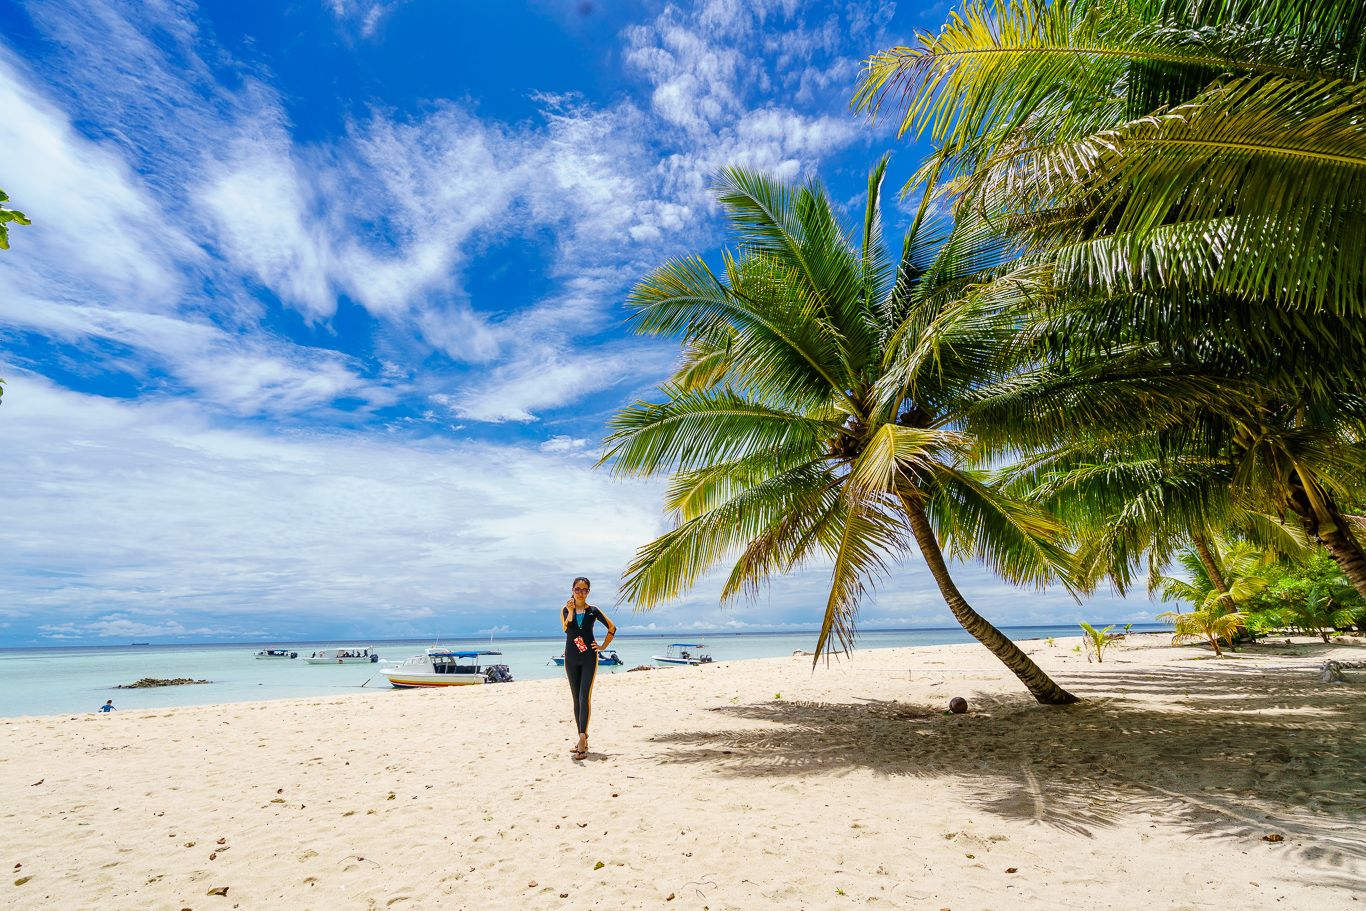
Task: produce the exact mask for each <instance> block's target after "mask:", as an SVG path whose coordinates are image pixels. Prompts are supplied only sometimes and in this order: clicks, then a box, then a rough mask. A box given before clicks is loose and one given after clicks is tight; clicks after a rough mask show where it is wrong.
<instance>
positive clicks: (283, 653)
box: [256, 648, 299, 661]
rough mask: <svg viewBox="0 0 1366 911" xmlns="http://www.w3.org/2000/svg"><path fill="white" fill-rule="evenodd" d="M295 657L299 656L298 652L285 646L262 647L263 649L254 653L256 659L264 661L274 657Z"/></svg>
mask: <svg viewBox="0 0 1366 911" xmlns="http://www.w3.org/2000/svg"><path fill="white" fill-rule="evenodd" d="M297 657H299V653H298V652H294V651H290V650H289V649H287V648H263V649H261V650H260V651H259V652H257V653H256V660H257V661H265V660H267V659H275V658H285V659H289V658H297Z"/></svg>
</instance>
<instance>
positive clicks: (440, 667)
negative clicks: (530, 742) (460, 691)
mask: <svg viewBox="0 0 1366 911" xmlns="http://www.w3.org/2000/svg"><path fill="white" fill-rule="evenodd" d="M501 654H502V652H491V651H456V650H455V649H450V648H443V647H440V646H436V647H433V648H429V649H427V650H426V651H424V652H423V653H422V654H420V655H414V656H413V657H411V658H409V659H408V660H407V661H405V662H403V663H402V664H400V665H398V666H397V667H382V668H380V669H379V672H380V673H381V674H383V675H384V676H385V677H387V678H389V683H391V684H392V685H393V686H396V687H398V688H399V689H404V688H407V687H415V686H470V685H472V684H483V683H511V682H512V672H511V671H509V670H508V666H507V665H506V664H490V665H481V664H480V663H479V659H480V658H481V657H483V656H484V655H501Z"/></svg>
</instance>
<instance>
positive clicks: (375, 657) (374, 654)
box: [370, 652, 379, 664]
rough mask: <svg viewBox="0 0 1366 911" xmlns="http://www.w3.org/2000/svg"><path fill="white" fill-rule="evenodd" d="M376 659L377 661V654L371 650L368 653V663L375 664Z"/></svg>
mask: <svg viewBox="0 0 1366 911" xmlns="http://www.w3.org/2000/svg"><path fill="white" fill-rule="evenodd" d="M378 661H379V655H378V654H376V653H375V652H371V653H370V663H371V664H375V663H376V662H378Z"/></svg>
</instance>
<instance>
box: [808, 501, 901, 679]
mask: <svg viewBox="0 0 1366 911" xmlns="http://www.w3.org/2000/svg"><path fill="white" fill-rule="evenodd" d="M841 499H842V501H843V505H844V516H843V519H844V521H843V527H842V528H841V529H840V535H839V538H838V541H837V544H836V548H835V551H834V553H833V554H832V557H833V562H834V566H833V568H832V569H831V573H830V594H829V596H828V597H827V599H826V604H825V614H824V616H823V617H822V618H821V628H820V633H819V634H818V636H817V637H816V648H815V658H813V661H814V660H816V659H818V658H819V657H820V656H821V655H824V654H827V653H828V651H829V650H830V649H831V637H832V636H833V637H834V639H835V640H836V641H838V642H839V647H840V648H841V649H843V650H844V651H846V652H847V651H848V650H849V649H850V648H852V647H853V644H854V627H855V623H856V621H857V618H858V608H859V604H860V603H861V602H862V601H863V598H864V596H865V595H866V593H867V591H868V588H869V586H870V585H871V584H872V583H873V581H874V580H875V579H877V578H879V577H881V576H885V575H886V574H887V572H888V559H889V558H894V557H897V556H900V555H902V554H904V553H906V552H907V550H908V549H909V543H908V537H909V535H908V533H907V531H906V526H905V522H904V520H903V519H902V518H900V517H898V516H895V514H894V513H893V512H892V506H893V504H892V503H888V502H886V501H872V502H870V501H868V500H866V499H858V498H854V497H849V496H845V497H842V498H841Z"/></svg>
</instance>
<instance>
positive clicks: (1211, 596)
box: [1157, 539, 1270, 656]
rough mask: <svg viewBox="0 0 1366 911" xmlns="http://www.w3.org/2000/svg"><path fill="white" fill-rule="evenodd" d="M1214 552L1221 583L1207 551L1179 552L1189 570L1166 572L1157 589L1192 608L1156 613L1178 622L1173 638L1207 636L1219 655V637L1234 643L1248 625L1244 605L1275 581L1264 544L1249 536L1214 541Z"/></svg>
mask: <svg viewBox="0 0 1366 911" xmlns="http://www.w3.org/2000/svg"><path fill="white" fill-rule="evenodd" d="M1211 553H1212V554H1214V562H1215V563H1216V564H1217V566H1218V567H1219V569H1220V571H1221V573H1222V576H1223V579H1222V582H1223V584H1222V585H1217V584H1215V583H1214V581H1213V579H1212V578H1211V573H1210V571H1209V570H1208V569H1207V567H1206V557H1207V556H1209V555H1205V556H1202V555H1201V554H1199V553H1198V552H1197V551H1196V549H1195V548H1194V547H1191V548H1187V549H1186V550H1185V551H1182V552H1181V554H1179V555H1178V558H1177V559H1178V563H1179V564H1180V565H1181V566H1182V567H1183V568H1184V570H1185V576H1161V577H1159V580H1158V586H1157V591H1158V595H1159V597H1160V598H1161V599H1162V600H1163V601H1176V602H1189V603H1190V604H1191V605H1192V610H1191V611H1189V612H1187V613H1182V612H1181V611H1180V610H1179V609H1178V610H1176V611H1166V612H1164V613H1161V614H1158V615H1157V619H1159V620H1164V621H1167V622H1170V623H1171V624H1172V625H1173V627H1174V635H1173V641H1174V642H1176V641H1182V640H1185V639H1191V638H1196V639H1205V640H1207V641H1208V642H1209V643H1210V644H1211V645H1212V646H1213V647H1214V653H1215V655H1216V656H1222V655H1223V650H1222V648H1221V647H1220V643H1219V640H1220V639H1224V640H1226V641H1227V643H1228V644H1229V645H1232V644H1233V642H1234V641H1235V638H1236V637H1237V635H1238V633H1239V631H1241V630H1244V629H1246V628H1247V627H1248V618H1247V615H1246V614H1244V613H1242V612H1241V611H1240V610H1239V608H1240V607H1241V606H1242V605H1244V604H1246V603H1247V602H1249V601H1251V600H1252V599H1253V598H1255V597H1256V596H1257V595H1258V594H1260V593H1261V592H1262V591H1263V590H1265V589H1266V587H1267V586H1268V585H1269V584H1270V578H1269V577H1268V568H1269V566H1270V563H1269V560H1268V555H1267V553H1266V551H1265V550H1263V549H1261V548H1258V547H1257V546H1256V545H1254V544H1252V543H1250V542H1248V541H1231V542H1224V541H1221V540H1218V539H1215V540H1214V541H1213V542H1211Z"/></svg>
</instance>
